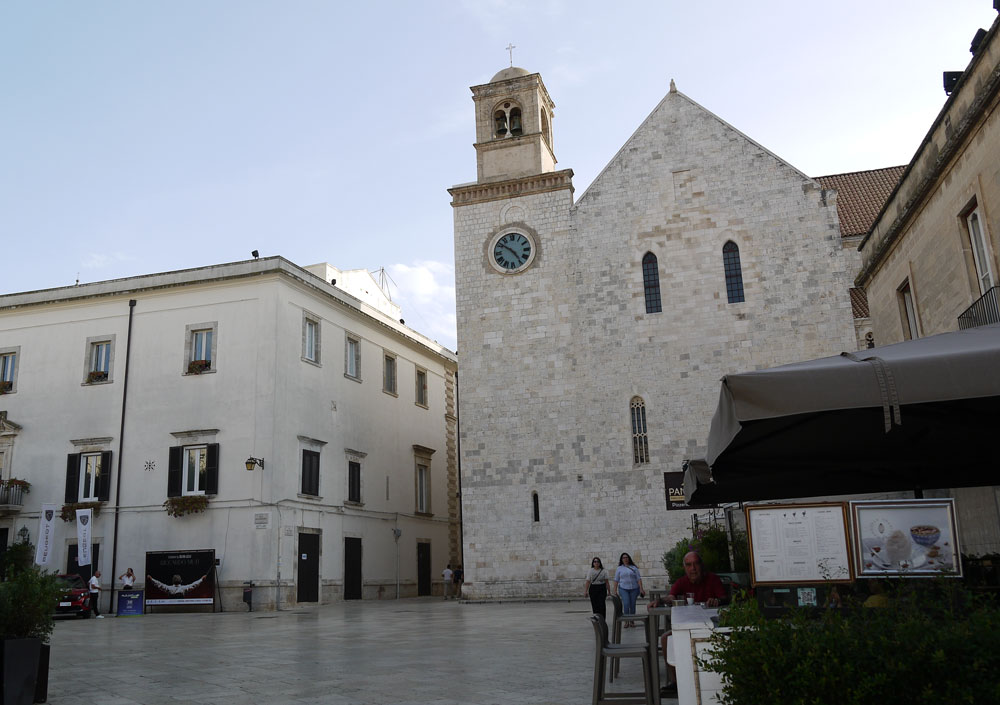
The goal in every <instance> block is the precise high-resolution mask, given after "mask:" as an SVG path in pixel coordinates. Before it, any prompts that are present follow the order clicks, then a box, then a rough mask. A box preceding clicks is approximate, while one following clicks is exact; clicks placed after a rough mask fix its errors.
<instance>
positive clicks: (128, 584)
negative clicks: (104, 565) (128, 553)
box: [118, 568, 135, 590]
mask: <svg viewBox="0 0 1000 705" xmlns="http://www.w3.org/2000/svg"><path fill="white" fill-rule="evenodd" d="M118 579H119V580H121V581H122V590H131V589H132V587H133V586H134V585H135V573H133V572H132V569H131V568H129V569H128V570H126V571H125V572H124V573H122V574H121V575H119V576H118Z"/></svg>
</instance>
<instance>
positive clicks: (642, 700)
mask: <svg viewBox="0 0 1000 705" xmlns="http://www.w3.org/2000/svg"><path fill="white" fill-rule="evenodd" d="M590 623H591V624H593V625H594V637H595V639H596V641H597V649H596V651H595V657H594V699H593V705H654V702H655V701H654V695H658V694H654V693H652V692H650V682H651V681H650V668H651V667H652V664H650V663H649V648H648V647H647V645H646V644H609V643H608V625H607V623H606V622H605V621H604V620H603V619H602V618H601V616H600V615H592V616H591V617H590ZM622 658H638V659H642V692H641V693H640V692H638V691H634V692H627V693H624V692H616V693H609V692H607V686H605V684H604V672H605V670H609V669H608V663H609V662H614V663H617V661H618V659H622Z"/></svg>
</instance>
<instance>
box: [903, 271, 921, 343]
mask: <svg viewBox="0 0 1000 705" xmlns="http://www.w3.org/2000/svg"><path fill="white" fill-rule="evenodd" d="M898 295H899V306H900V314H901V317H902V319H903V337H905V338H906V339H907V340H913V339H915V338H919V337H920V333H919V332H918V330H917V310H916V308H915V307H914V305H913V292H912V291H911V290H910V282H909V280H907V281H905V282H903V285H902V286H901V287H899V291H898Z"/></svg>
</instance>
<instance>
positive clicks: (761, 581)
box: [746, 502, 853, 585]
mask: <svg viewBox="0 0 1000 705" xmlns="http://www.w3.org/2000/svg"><path fill="white" fill-rule="evenodd" d="M746 517H747V530H748V534H749V537H750V577H751V581H752V582H753V584H754V585H767V584H776V585H788V584H792V583H821V582H835V583H848V582H850V581H851V580H852V578H853V576H852V566H851V556H850V542H849V540H848V533H847V527H848V523H847V505H846V504H844V503H843V502H836V503H821V502H817V503H811V504H766V505H751V506H748V507H746Z"/></svg>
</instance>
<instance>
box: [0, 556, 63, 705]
mask: <svg viewBox="0 0 1000 705" xmlns="http://www.w3.org/2000/svg"><path fill="white" fill-rule="evenodd" d="M33 555H34V547H33V546H32V545H31V544H30V543H21V544H16V545H14V546H11V547H10V548H9V549H8V550H7V552H6V555H5V556H4V567H5V569H6V578H7V579H6V580H5V581H4V582H2V583H0V703H3V705H31V703H32V702H34V701H35V686H36V682H37V680H38V678H37V677H38V675H39V662H40V654H41V652H42V643H43V642H47V641H48V638H49V635H50V634H51V633H52V627H53V624H52V612H53V609H54V606H55V604H56V600H58V599H59V595H60V592H61V589H60V587H59V585H58V583H57V582H56V578H55V576H54V575H51V574H48V573H46V572H44V571H42V570H41V569H39V568H38V566H35V565H33V564H32V562H31V557H32V556H33ZM47 646H48V645H47V644H46V647H47ZM44 661H45V663H46V664H47V662H48V659H44ZM47 680H48V672H47V670H46V673H45V674H43V681H46V682H47Z"/></svg>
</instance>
